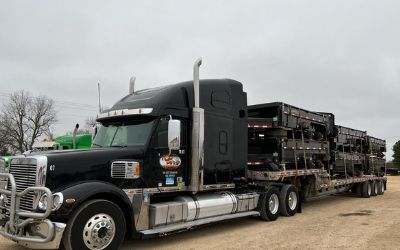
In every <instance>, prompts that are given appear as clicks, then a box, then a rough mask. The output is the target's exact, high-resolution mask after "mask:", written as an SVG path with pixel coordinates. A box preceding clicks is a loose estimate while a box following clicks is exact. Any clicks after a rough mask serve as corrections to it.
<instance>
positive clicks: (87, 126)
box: [85, 117, 96, 131]
mask: <svg viewBox="0 0 400 250" xmlns="http://www.w3.org/2000/svg"><path fill="white" fill-rule="evenodd" d="M94 126H96V118H94V117H88V118H86V121H85V129H87V130H89V131H91V130H92V129H93V127H94Z"/></svg>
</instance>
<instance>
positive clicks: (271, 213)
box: [259, 188, 280, 221]
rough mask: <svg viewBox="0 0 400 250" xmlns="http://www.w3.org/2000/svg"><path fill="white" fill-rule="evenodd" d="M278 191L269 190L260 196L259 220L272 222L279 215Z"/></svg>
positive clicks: (274, 189)
mask: <svg viewBox="0 0 400 250" xmlns="http://www.w3.org/2000/svg"><path fill="white" fill-rule="evenodd" d="M279 195H280V193H279V191H278V190H277V189H276V188H270V189H268V190H267V192H265V193H264V194H262V195H261V197H260V201H259V211H260V218H261V219H262V220H264V221H274V220H276V219H278V217H279V214H280V204H279V203H280V202H279Z"/></svg>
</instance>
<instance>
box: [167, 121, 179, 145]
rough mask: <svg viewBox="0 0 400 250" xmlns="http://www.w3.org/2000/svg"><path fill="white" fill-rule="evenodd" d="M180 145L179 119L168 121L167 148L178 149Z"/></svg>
mask: <svg viewBox="0 0 400 250" xmlns="http://www.w3.org/2000/svg"><path fill="white" fill-rule="evenodd" d="M180 145H181V121H179V120H169V121H168V148H169V150H179V149H180Z"/></svg>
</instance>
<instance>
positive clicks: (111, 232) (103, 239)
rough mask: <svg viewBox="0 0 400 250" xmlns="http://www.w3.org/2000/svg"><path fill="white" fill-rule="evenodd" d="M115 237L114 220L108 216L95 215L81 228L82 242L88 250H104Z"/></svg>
mask: <svg viewBox="0 0 400 250" xmlns="http://www.w3.org/2000/svg"><path fill="white" fill-rule="evenodd" d="M114 236H115V223H114V219H113V218H112V217H111V216H110V215H108V214H96V215H94V216H93V217H92V218H90V219H89V220H88V221H87V222H86V224H85V227H84V228H83V241H84V242H85V245H86V247H87V248H89V249H100V250H101V249H105V248H106V247H108V245H110V243H111V242H112V241H113V239H114Z"/></svg>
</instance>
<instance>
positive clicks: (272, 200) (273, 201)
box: [268, 194, 279, 214]
mask: <svg viewBox="0 0 400 250" xmlns="http://www.w3.org/2000/svg"><path fill="white" fill-rule="evenodd" d="M268 207H269V211H270V212H271V214H276V213H277V212H278V209H279V198H278V195H276V194H272V195H271V196H270V197H269V200H268Z"/></svg>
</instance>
